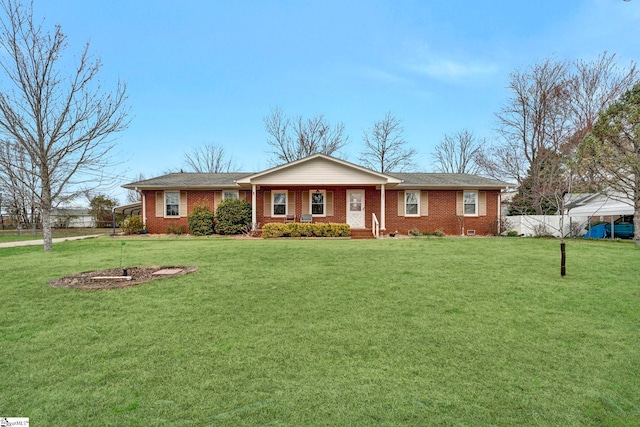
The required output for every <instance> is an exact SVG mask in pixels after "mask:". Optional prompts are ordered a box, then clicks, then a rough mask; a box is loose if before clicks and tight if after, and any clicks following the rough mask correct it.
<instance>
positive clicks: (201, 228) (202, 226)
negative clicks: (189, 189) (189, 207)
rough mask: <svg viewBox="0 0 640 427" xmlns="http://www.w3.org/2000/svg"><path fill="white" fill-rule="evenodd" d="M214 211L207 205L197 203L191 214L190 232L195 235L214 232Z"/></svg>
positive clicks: (207, 234)
mask: <svg viewBox="0 0 640 427" xmlns="http://www.w3.org/2000/svg"><path fill="white" fill-rule="evenodd" d="M213 217H214V215H213V212H211V209H209V207H208V206H207V205H204V204H197V205H196V206H195V208H194V209H193V211H192V212H191V213H190V214H189V219H188V220H189V233H191V234H193V235H194V236H210V235H211V234H213Z"/></svg>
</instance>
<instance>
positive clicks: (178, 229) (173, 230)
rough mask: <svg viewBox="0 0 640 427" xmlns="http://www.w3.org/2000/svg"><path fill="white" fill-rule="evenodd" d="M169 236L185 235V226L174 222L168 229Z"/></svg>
mask: <svg viewBox="0 0 640 427" xmlns="http://www.w3.org/2000/svg"><path fill="white" fill-rule="evenodd" d="M167 234H175V235H178V236H179V235H181V234H184V225H182V224H178V223H176V222H172V223H171V224H169V226H168V227H167Z"/></svg>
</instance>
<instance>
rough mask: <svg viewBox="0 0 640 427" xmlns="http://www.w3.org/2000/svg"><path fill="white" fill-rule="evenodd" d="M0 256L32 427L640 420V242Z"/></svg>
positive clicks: (317, 245)
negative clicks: (131, 273)
mask: <svg viewBox="0 0 640 427" xmlns="http://www.w3.org/2000/svg"><path fill="white" fill-rule="evenodd" d="M124 248H125V251H124V259H125V261H124V264H125V265H126V266H133V265H197V266H198V267H199V268H200V270H199V271H198V272H197V273H194V274H191V275H186V276H181V277H176V278H171V279H165V280H158V281H154V282H150V283H147V284H143V285H141V286H137V287H133V288H128V289H124V290H111V291H98V292H96V291H93V292H92V291H77V290H70V289H56V288H51V287H49V286H48V285H47V281H48V280H51V279H54V278H57V277H60V276H63V275H66V274H70V273H74V272H81V271H88V270H95V269H103V268H110V267H119V266H120V252H121V241H120V240H117V239H111V238H108V237H101V238H97V239H90V240H83V241H75V242H64V243H60V244H55V245H54V251H53V252H52V253H48V254H47V253H43V252H42V248H41V247H21V248H12V249H0V277H1V279H0V295H1V301H2V315H1V316H0V384H2V386H1V387H0V416H2V417H5V416H7V417H29V418H30V422H31V423H32V425H34V426H61V425H64V426H160V425H171V426H258V425H268V426H313V425H322V426H325V425H337V426H368V425H381V426H396V425H408V426H424V425H436V426H437V425H443V426H445V425H446V426H452V425H455V426H478V425H494V426H514V425H523V426H524V425H526V426H532V425H540V426H584V425H587V426H589V425H592V426H637V425H640V330H639V329H640V250H636V249H634V247H633V245H632V244H631V243H619V242H618V243H616V242H614V243H611V242H593V241H582V240H580V241H570V242H568V243H567V259H568V262H567V272H568V275H567V276H566V277H565V278H561V277H560V274H559V270H560V268H559V259H560V254H559V243H558V242H557V241H553V240H538V239H507V238H503V239H484V238H474V239H459V238H451V239H401V240H391V239H389V240H382V241H371V240H369V241H350V240H327V241H321V240H290V241H288V240H276V241H264V240H230V239H229V240H227V239H141V238H139V239H130V240H127V241H126V245H125V246H124Z"/></svg>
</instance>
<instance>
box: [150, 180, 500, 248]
mask: <svg viewBox="0 0 640 427" xmlns="http://www.w3.org/2000/svg"><path fill="white" fill-rule="evenodd" d="M317 188H319V187H302V186H301V187H291V188H289V191H294V192H295V213H292V212H289V214H295V216H296V221H300V217H301V215H302V212H303V208H302V197H303V196H302V195H303V193H304V192H308V191H314V190H316V189H317ZM282 189H284V188H283V186H274V187H266V186H261V187H260V189H259V190H258V191H257V195H256V212H257V222H258V224H260V225H264V224H266V223H269V222H284V219H283V218H271V217H265V216H264V215H263V207H264V194H265V192H266V191H272V190H282ZM320 189H322V190H326V191H333V198H334V201H333V205H334V212H333V215H332V216H326V217H314V218H313V221H314V222H333V223H345V222H346V218H347V200H346V196H347V190H348V189H364V190H365V226H366V228H371V226H372V225H371V221H372V219H371V214H372V213H375V214H376V216H377V217H378V220H380V219H381V216H380V190H379V189H376V188H375V187H372V186H370V187H366V186H356V185H354V186H348V187H347V186H333V187H322V188H320ZM241 191H242V190H241ZM398 191H399V190H393V189H392V190H386V191H385V202H386V232H385V234H387V233H391V232H394V231H396V230H397V231H398V232H399V233H401V234H407V233H408V232H409V230H412V229H418V230H420V231H421V232H432V231H436V230H441V231H443V232H444V233H445V234H447V235H454V236H459V235H461V234H462V230H463V229H464V230H465V233H467V232H468V231H469V230H473V231H474V232H475V234H476V235H492V234H496V230H497V222H498V197H500V191H498V190H487V191H486V213H487V215H486V216H477V217H458V216H457V215H456V197H457V191H456V190H429V192H428V193H429V205H428V206H429V212H428V215H427V216H421V217H404V216H398ZM144 195H145V200H146V216H147V218H146V226H147V231H148V232H149V233H166V232H167V228H168V227H170V226H171V225H182V226H183V227H184V230H185V232H188V220H187V217H186V216H185V217H181V218H162V217H156V212H155V209H156V192H155V191H144ZM246 195H247V201H249V202H250V201H251V191H247V193H246ZM198 203H204V204H205V205H207V206H209V208H210V209H212V210H213V206H214V191H210V190H188V191H187V205H188V212H190V211H191V209H192V207H193V206H195V205H196V204H198ZM188 212H187V214H188Z"/></svg>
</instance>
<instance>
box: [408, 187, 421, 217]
mask: <svg viewBox="0 0 640 427" xmlns="http://www.w3.org/2000/svg"><path fill="white" fill-rule="evenodd" d="M404 198H405V199H404V200H405V211H404V212H405V215H415V216H417V215H418V212H419V211H420V204H419V201H420V198H419V197H418V192H417V191H406V192H405V193H404Z"/></svg>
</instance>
